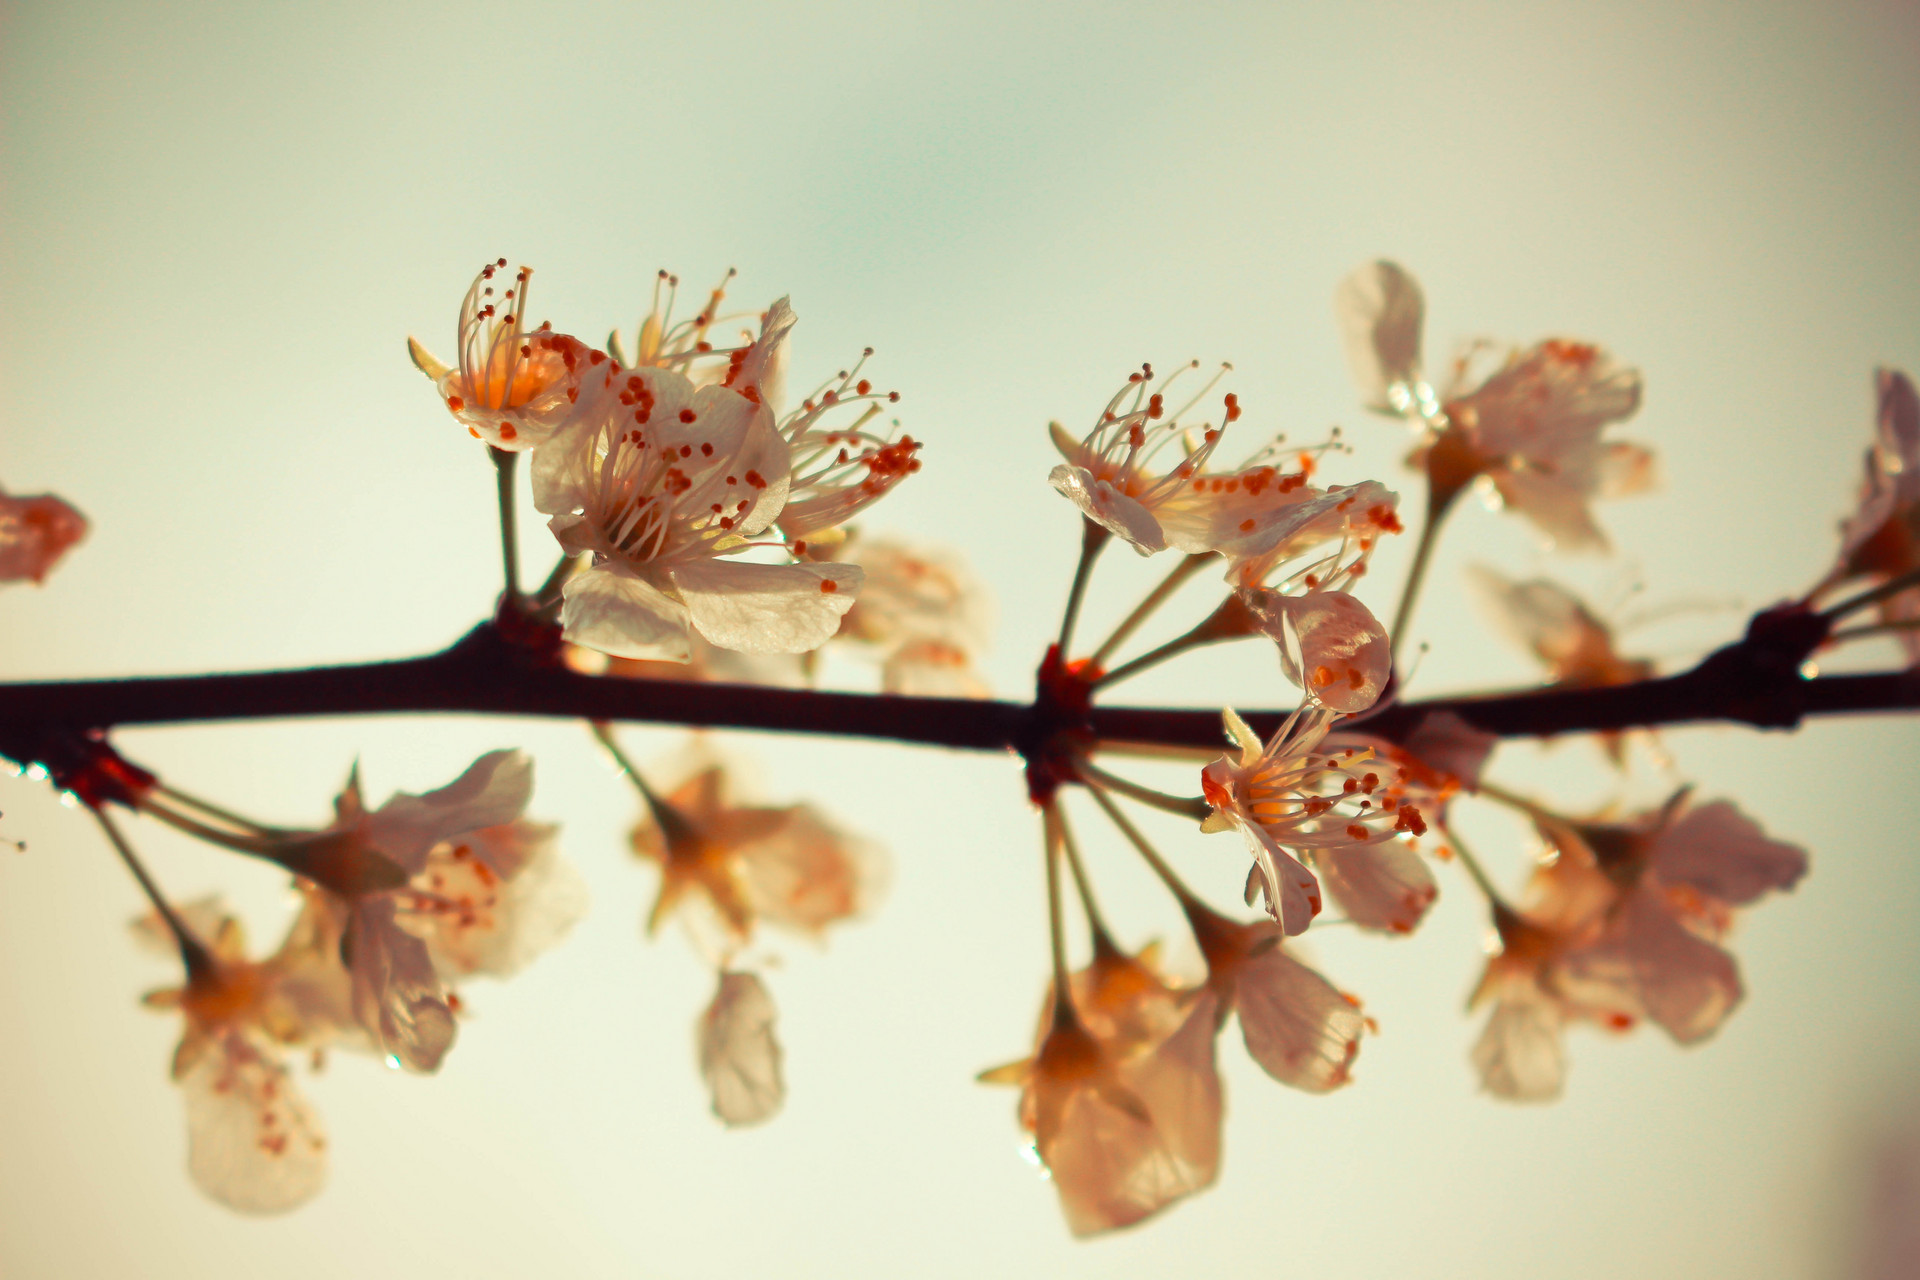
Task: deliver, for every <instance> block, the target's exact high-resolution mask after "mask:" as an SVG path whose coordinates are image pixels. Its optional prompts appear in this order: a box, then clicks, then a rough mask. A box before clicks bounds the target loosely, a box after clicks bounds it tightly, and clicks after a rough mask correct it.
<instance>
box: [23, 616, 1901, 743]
mask: <svg viewBox="0 0 1920 1280" xmlns="http://www.w3.org/2000/svg"><path fill="white" fill-rule="evenodd" d="M1822 635H1824V632H1823V631H1819V632H1816V631H1815V630H1814V629H1812V628H1811V627H1810V624H1808V623H1807V622H1806V620H1805V618H1804V617H1803V616H1800V615H1795V616H1793V617H1789V618H1785V619H1784V620H1783V619H1782V618H1781V617H1780V616H1778V615H1775V614H1762V615H1760V616H1759V617H1757V618H1756V619H1755V620H1754V624H1753V626H1752V627H1750V628H1749V631H1748V635H1747V637H1746V638H1745V639H1743V640H1741V641H1740V642H1738V643H1736V644H1733V645H1729V646H1728V647H1726V648H1725V649H1722V650H1720V651H1718V652H1716V653H1714V654H1712V655H1710V656H1709V657H1708V658H1707V659H1706V660H1705V661H1704V662H1702V663H1701V664H1700V665H1699V666H1697V667H1695V668H1694V669H1693V670H1691V671H1688V672H1684V673H1682V674H1680V675H1674V676H1667V677H1664V678H1661V679H1656V680H1647V681H1642V682H1639V683H1636V684H1628V685H1617V686H1612V687H1608V688H1596V689H1543V690H1533V691H1528V692H1522V693H1501V694H1488V695H1484V696H1474V697H1457V698H1438V699H1428V700H1424V701H1419V702H1410V703H1397V704H1394V705H1390V706H1388V707H1386V708H1384V709H1382V710H1381V711H1379V712H1377V713H1375V714H1373V715H1371V716H1369V717H1367V718H1366V720H1365V721H1364V727H1365V728H1366V729H1367V730H1368V731H1370V732H1374V733H1377V734H1379V735H1380V736H1382V737H1385V738H1388V739H1395V740H1398V739H1403V738H1405V737H1406V736H1407V735H1408V734H1409V733H1411V732H1412V731H1413V730H1414V729H1415V728H1417V727H1418V725H1419V724H1420V723H1421V721H1422V720H1424V719H1425V718H1426V717H1427V716H1430V715H1433V714H1435V713H1437V712H1442V711H1448V712H1452V713H1454V714H1456V715H1458V716H1460V717H1461V718H1462V719H1464V720H1466V721H1467V722H1468V723H1469V724H1472V725H1474V726H1476V727H1477V728H1480V729H1482V730H1484V731H1486V732H1488V733H1492V734H1495V735H1497V736H1500V737H1546V736H1552V735H1557V734H1565V733H1586V732H1593V731H1596V730H1605V729H1627V728H1635V727H1651V726H1656V725H1673V724H1691V723H1737V724H1748V725H1754V726H1758V727H1761V728H1791V727H1793V726H1794V725H1797V724H1799V723H1800V721H1801V720H1802V719H1803V718H1804V717H1806V716H1810V715H1833V714H1846V713H1857V712H1871V711H1882V712H1885V711H1905V710H1912V709H1915V708H1920V673H1916V672H1911V671H1905V672H1893V673H1887V674H1877V675H1848V676H1824V677H1819V678H1816V679H1805V678H1802V677H1801V676H1800V674H1799V670H1798V669H1799V664H1800V662H1801V661H1802V660H1803V659H1804V657H1805V656H1806V653H1808V652H1810V651H1811V650H1812V648H1813V647H1814V646H1815V645H1816V644H1817V643H1818V639H1819V638H1820V636H1822ZM1050 706H1051V704H1050V701H1049V700H1048V699H1044V698H1043V699H1041V700H1040V701H1039V702H1038V703H1036V704H1031V705H1030V704H1024V703H1012V702H988V701H979V700H973V699H955V698H915V697H902V696H897V695H887V694H858V693H818V692H814V691H811V690H800V689H778V688H768V687H765V686H759V685H726V684H709V683H695V682H688V681H675V680H640V679H627V678H621V677H609V676H588V675H582V674H579V673H576V672H573V671H569V670H567V669H565V668H564V667H562V666H560V665H558V664H557V663H555V662H553V661H551V660H549V659H543V658H541V657H539V656H538V655H537V653H535V652H533V651H530V650H528V649H525V648H522V647H519V646H517V645H515V644H513V643H510V642H509V641H508V640H506V639H504V638H503V637H502V634H501V631H500V630H499V628H498V627H496V626H495V625H494V624H488V625H484V626H481V627H479V628H476V629H475V630H474V631H473V632H472V633H471V634H470V635H468V636H467V637H466V638H465V639H464V640H462V641H461V642H460V643H459V644H456V645H455V646H453V647H452V648H451V649H448V650H446V651H445V652H443V653H439V654H435V655H432V656H430V657H426V658H415V659H410V660H406V661H400V662H377V663H368V664H364V665H359V666H344V667H317V668H306V669H301V670H291V671H263V672H251V673H245V674H236V675H211V676H178V677H149V678H136V679H119V680H72V681H50V682H44V683H31V684H8V685H0V753H4V754H5V755H7V756H9V757H11V758H13V759H15V760H20V761H26V760H32V759H38V758H40V757H41V755H42V754H43V753H44V752H45V751H46V750H47V746H46V745H45V744H46V743H48V742H49V741H51V740H53V739H55V738H61V737H70V736H71V735H72V734H73V733H75V732H76V731H82V730H88V729H107V728H112V727H115V726H120V725H153V724H182V723H189V722H200V723H205V722H214V721H229V720H262V719H276V718H283V717H296V716H329V715H375V714H405V713H420V712H467V713H474V714H490V715H534V716H558V717H568V718H579V719H593V720H620V721H640V722H652V723H665V724H684V725H701V726H711V727H716V728H736V729H765V730H775V731H782V732H797V733H826V734H836V735H842V736H847V737H860V738H877V739H886V740H892V741H898V742H910V743H918V744H922V745H926V746H944V747H953V748H959V749H963V750H1004V749H1013V750H1016V751H1020V752H1022V753H1023V754H1029V755H1030V754H1031V753H1032V751H1033V750H1034V749H1035V748H1036V745H1037V744H1040V743H1043V742H1045V741H1047V740H1048V739H1049V738H1050V737H1051V736H1052V735H1053V734H1054V733H1055V732H1056V731H1057V730H1059V729H1062V728H1065V727H1067V726H1066V725H1064V724H1056V723H1053V722H1052V721H1053V720H1055V719H1057V718H1058V717H1057V716H1055V715H1053V714H1051V712H1050ZM1281 714H1282V713H1280V712H1274V711H1268V712H1253V713H1251V714H1249V715H1248V716H1247V719H1248V720H1249V721H1250V722H1251V723H1252V724H1253V726H1254V727H1255V728H1256V729H1258V730H1260V731H1261V732H1271V730H1272V729H1273V727H1274V726H1275V725H1276V724H1277V723H1278V722H1279V719H1280V716H1281ZM1080 715H1084V716H1085V719H1080V718H1079V716H1080ZM1073 718H1074V719H1075V721H1076V723H1077V724H1078V725H1080V726H1083V727H1085V728H1090V729H1091V730H1092V732H1093V733H1094V734H1095V735H1097V736H1098V737H1101V738H1107V739H1124V740H1129V741H1134V742H1146V743H1157V744H1163V745H1166V746H1188V747H1212V746H1218V745H1220V743H1221V742H1222V737H1221V728H1220V718H1219V713H1218V712H1217V711H1212V710H1206V711H1200V710H1192V711H1188V710H1170V709H1161V708H1144V707H1097V706H1096V707H1094V708H1092V709H1091V711H1090V712H1081V713H1077V714H1076V715H1075V716H1074V717H1073ZM1355 727H1361V726H1360V725H1359V724H1356V725H1355Z"/></svg>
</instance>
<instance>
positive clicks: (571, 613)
mask: <svg viewBox="0 0 1920 1280" xmlns="http://www.w3.org/2000/svg"><path fill="white" fill-rule="evenodd" d="M536 456H538V455H536ZM563 591H564V593H565V597H566V603H565V604H564V605H562V606H561V609H560V622H561V625H562V627H563V628H564V629H565V635H566V638H567V639H568V640H569V641H571V642H572V643H574V644H577V645H580V646H582V647H584V648H588V649H596V650H598V651H599V652H601V653H606V654H611V655H613V656H614V657H616V658H639V659H643V660H651V661H654V662H685V661H686V660H687V657H688V653H689V649H690V642H689V639H688V635H687V607H686V606H685V605H684V604H682V603H680V602H679V601H678V600H675V599H673V598H672V597H671V596H668V595H667V594H666V593H665V592H663V591H661V590H660V589H659V588H658V587H656V586H654V585H653V584H652V583H650V582H648V581H646V580H645V579H643V578H640V577H637V576H636V575H634V574H633V573H630V572H628V571H627V570H626V569H624V568H622V567H619V566H607V567H605V568H602V567H598V566H596V567H594V568H591V569H588V570H586V571H585V572H583V573H577V574H575V575H574V576H573V577H571V578H568V579H567V585H566V586H565V587H564V588H563Z"/></svg>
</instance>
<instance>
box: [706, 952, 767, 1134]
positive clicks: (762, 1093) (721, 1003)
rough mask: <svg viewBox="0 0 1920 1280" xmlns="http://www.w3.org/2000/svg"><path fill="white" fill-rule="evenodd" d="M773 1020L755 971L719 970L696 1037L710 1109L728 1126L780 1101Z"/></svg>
mask: <svg viewBox="0 0 1920 1280" xmlns="http://www.w3.org/2000/svg"><path fill="white" fill-rule="evenodd" d="M773 1022H774V1009H773V997H772V996H771V995H769V994H768V993H767V988H766V984H765V983H763V982H762V981H761V980H760V978H759V975H757V974H753V973H747V972H741V971H737V970H722V971H721V973H720V985H719V988H718V989H717V990H716V991H715V992H714V993H713V1001H712V1002H711V1003H710V1004H708V1006H707V1007H706V1009H705V1011H704V1012H702V1013H701V1015H700V1022H699V1025H698V1027H697V1028H696V1040H697V1042H698V1044H699V1051H700V1054H699V1056H700V1075H701V1077H702V1078H703V1079H705V1080H706V1082H707V1091H708V1092H709V1093H710V1094H711V1095H712V1097H713V1114H715V1115H716V1116H719V1117H720V1119H721V1120H722V1121H724V1122H725V1123H726V1125H727V1126H728V1127H729V1128H739V1127H742V1126H745V1125H753V1124H759V1123H761V1122H762V1121H764V1120H770V1119H772V1118H773V1116H774V1114H775V1113H777V1112H778V1111H779V1110H780V1106H781V1104H782V1103H783V1102H785V1101H786V1096H787V1086H786V1082H785V1081H784V1080H782V1079H781V1076H780V1042H779V1041H778V1040H777V1039H775V1038H774V1033H773Z"/></svg>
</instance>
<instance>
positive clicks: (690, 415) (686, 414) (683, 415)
mask: <svg viewBox="0 0 1920 1280" xmlns="http://www.w3.org/2000/svg"><path fill="white" fill-rule="evenodd" d="M694 417H695V414H694V412H693V410H691V409H682V410H681V411H680V421H682V422H692V421H693V420H694Z"/></svg>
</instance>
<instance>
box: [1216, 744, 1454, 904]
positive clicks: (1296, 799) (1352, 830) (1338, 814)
mask: <svg viewBox="0 0 1920 1280" xmlns="http://www.w3.org/2000/svg"><path fill="white" fill-rule="evenodd" d="M1224 720H1225V723H1226V728H1227V736H1228V737H1229V738H1230V739H1232V740H1233V741H1234V742H1236V743H1237V744H1238V745H1239V747H1240V759H1239V761H1238V762H1237V763H1236V762H1234V761H1233V760H1231V759H1229V758H1227V757H1225V756H1223V757H1221V758H1220V759H1218V760H1216V761H1214V762H1213V763H1212V764H1210V765H1208V766H1207V767H1206V769H1205V770H1203V771H1202V773H1201V778H1200V785H1201V790H1202V792H1203V794H1204V795H1205V796H1206V798H1207V803H1208V804H1209V805H1211V806H1212V808H1213V812H1212V813H1210V814H1208V815H1207V819H1206V821H1205V822H1204V823H1202V824H1201V828H1200V829H1201V830H1202V831H1210V832H1211V831H1226V830H1229V829H1238V830H1239V831H1240V832H1241V834H1242V835H1243V836H1245V837H1246V841H1247V845H1248V848H1249V849H1251V850H1252V852H1253V856H1254V868H1253V872H1252V874H1251V875H1250V876H1249V877H1248V881H1247V893H1248V901H1249V902H1251V901H1252V900H1253V897H1254V895H1255V893H1256V892H1257V891H1262V890H1263V891H1264V892H1265V895H1266V902H1267V912H1268V914H1269V915H1271V916H1272V917H1273V918H1274V919H1275V920H1277V921H1279V922H1280V924H1281V927H1282V928H1283V929H1284V930H1285V932H1286V933H1287V934H1288V935H1293V934H1299V933H1304V932H1306V929H1307V926H1308V925H1309V924H1310V923H1312V920H1313V917H1315V916H1317V915H1319V914H1320V906H1321V900H1320V882H1319V880H1318V879H1316V878H1315V876H1314V874H1313V872H1312V871H1310V870H1308V869H1307V867H1306V866H1305V865H1303V864H1302V863H1301V862H1300V861H1299V860H1298V859H1296V858H1295V857H1294V856H1293V854H1292V853H1291V852H1289V850H1300V851H1303V852H1305V851H1309V850H1311V851H1315V853H1316V854H1317V851H1319V850H1323V849H1348V848H1351V847H1352V846H1356V845H1368V844H1378V843H1381V842H1383V841H1387V840H1391V839H1393V838H1394V837H1395V836H1396V835H1398V834H1400V833H1402V832H1411V833H1413V834H1414V835H1419V834H1422V833H1423V832H1425V830H1426V822H1425V819H1424V818H1423V817H1422V815H1421V813H1420V810H1419V808H1418V807H1417V806H1415V805H1412V804H1408V803H1404V802H1403V801H1402V799H1401V796H1400V793H1399V792H1398V791H1397V788H1398V787H1399V785H1400V784H1399V782H1398V779H1397V770H1395V769H1394V767H1393V766H1392V765H1390V764H1388V763H1387V762H1386V761H1384V760H1382V759H1380V757H1378V756H1377V755H1376V754H1375V753H1374V752H1373V751H1372V750H1371V749H1369V748H1365V747H1348V748H1343V749H1341V750H1340V751H1338V752H1328V751H1324V750H1321V747H1322V740H1323V739H1324V738H1325V737H1326V735H1327V731H1328V728H1329V727H1330V726H1331V724H1332V723H1333V720H1334V713H1332V712H1330V711H1327V710H1325V709H1322V708H1307V707H1303V708H1301V709H1300V710H1299V711H1296V712H1295V713H1294V714H1292V715H1291V716H1289V717H1287V719H1286V720H1285V722H1283V723H1282V724H1281V726H1280V727H1279V729H1277V730H1276V731H1275V732H1274V735H1273V737H1272V738H1271V739H1270V740H1268V741H1267V742H1266V743H1265V744H1262V743H1261V741H1260V739H1259V737H1258V736H1257V735H1256V734H1255V733H1254V732H1253V730H1252V729H1250V728H1248V727H1247V725H1246V722H1245V721H1243V720H1241V719H1240V717H1239V716H1237V715H1235V714H1234V713H1233V712H1232V711H1231V710H1229V711H1227V712H1225V713H1224ZM1310 856H1313V855H1310ZM1423 906H1424V904H1423Z"/></svg>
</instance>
